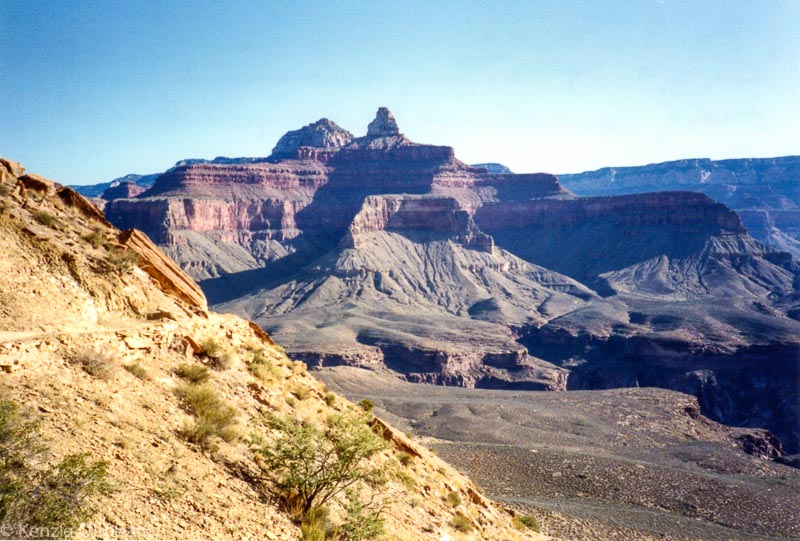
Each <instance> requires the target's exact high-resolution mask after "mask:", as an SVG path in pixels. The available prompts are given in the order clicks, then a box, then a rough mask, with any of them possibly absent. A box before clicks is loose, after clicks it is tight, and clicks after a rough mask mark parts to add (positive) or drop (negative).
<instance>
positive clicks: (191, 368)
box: [175, 363, 211, 383]
mask: <svg viewBox="0 0 800 541" xmlns="http://www.w3.org/2000/svg"><path fill="white" fill-rule="evenodd" d="M175 375H176V376H178V377H179V378H182V379H185V380H186V381H188V382H189V383H205V382H206V381H208V378H210V377H211V372H209V371H208V368H206V367H205V366H201V365H199V364H187V363H183V364H180V365H179V366H178V368H176V369H175Z"/></svg>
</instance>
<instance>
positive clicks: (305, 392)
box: [292, 385, 311, 400]
mask: <svg viewBox="0 0 800 541" xmlns="http://www.w3.org/2000/svg"><path fill="white" fill-rule="evenodd" d="M292 394H293V395H294V396H295V398H297V399H298V400H305V399H306V398H308V397H309V396H311V389H309V388H308V387H306V386H305V385H298V386H297V387H295V388H294V390H293V391H292Z"/></svg>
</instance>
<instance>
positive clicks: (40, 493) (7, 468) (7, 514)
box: [0, 397, 110, 539]
mask: <svg viewBox="0 0 800 541" xmlns="http://www.w3.org/2000/svg"><path fill="white" fill-rule="evenodd" d="M39 440H40V438H39V434H38V424H37V422H36V421H34V420H31V419H30V418H26V417H25V416H24V415H22V414H21V412H20V410H19V407H18V406H17V405H16V404H15V403H14V402H12V401H10V400H7V399H5V398H2V397H0V532H3V534H4V535H7V536H8V537H9V538H25V537H32V538H39V539H50V538H64V537H71V536H72V535H73V534H74V533H75V532H74V530H75V529H76V528H77V527H78V526H79V525H80V524H81V522H84V521H85V520H86V519H88V518H89V517H91V516H92V515H93V514H94V512H95V508H94V507H93V506H92V504H91V502H92V499H93V498H94V497H95V496H97V495H100V494H107V493H108V492H110V487H109V484H108V482H107V481H106V475H107V467H108V465H107V463H106V462H103V461H97V462H95V461H92V460H91V455H90V454H89V453H79V454H73V455H68V456H66V457H64V458H63V459H62V460H61V461H60V462H58V463H57V464H55V465H51V466H49V467H46V468H44V469H42V468H37V467H35V466H34V464H37V463H39V462H41V461H42V459H43V458H44V455H45V453H46V451H47V448H46V447H45V446H44V445H41V444H40V443H38V442H39Z"/></svg>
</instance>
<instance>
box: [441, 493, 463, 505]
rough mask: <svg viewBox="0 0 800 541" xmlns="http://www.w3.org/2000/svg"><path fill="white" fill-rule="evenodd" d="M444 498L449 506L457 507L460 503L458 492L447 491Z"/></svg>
mask: <svg viewBox="0 0 800 541" xmlns="http://www.w3.org/2000/svg"><path fill="white" fill-rule="evenodd" d="M445 500H447V503H449V504H450V506H451V507H458V506H459V505H461V496H459V495H458V492H448V493H447V496H446V497H445Z"/></svg>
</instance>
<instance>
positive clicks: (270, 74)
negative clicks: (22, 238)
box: [0, 0, 800, 184]
mask: <svg viewBox="0 0 800 541" xmlns="http://www.w3.org/2000/svg"><path fill="white" fill-rule="evenodd" d="M798 29H800V1H797V0H785V1H769V0H764V1H736V0H727V1H711V0H708V1H704V0H628V1H600V0H595V1H585V2H584V1H567V0H562V1H558V0H553V1H548V2H544V1H527V2H463V1H462V2H446V1H442V2H391V3H390V2H302V3H301V2H268V1H260V2H255V1H253V2H249V1H235V0H228V1H224V2H223V1H220V2H210V1H199V2H189V1H176V2H155V1H142V2H134V1H107V2H106V1H103V2H100V1H91V2H81V1H76V0H72V1H50V2H46V1H31V0H22V1H17V0H0V155H3V156H6V157H9V158H11V159H14V160H17V161H21V162H22V163H23V165H25V166H26V167H27V168H28V170H30V171H33V172H37V173H40V174H43V175H45V176H48V177H50V178H53V179H55V180H58V181H61V182H64V183H75V184H87V183H95V182H101V181H105V180H110V179H112V178H115V177H118V176H121V175H123V174H126V173H131V172H139V173H150V172H156V171H163V170H165V169H166V168H168V167H170V166H171V165H172V164H173V163H174V162H175V161H177V160H179V159H183V158H190V157H205V158H212V157H214V156H219V155H227V156H265V155H268V154H269V152H270V150H271V149H272V147H273V146H274V144H275V142H276V141H277V140H278V138H279V137H280V136H281V135H282V134H283V133H284V132H286V131H288V130H290V129H295V128H298V127H300V126H302V125H304V124H308V123H309V122H312V121H314V120H316V119H318V118H320V117H323V116H325V117H328V118H330V119H332V120H334V121H336V122H337V123H339V124H340V125H342V126H343V127H345V128H347V129H349V130H350V131H352V132H354V133H355V134H356V135H361V134H363V133H365V132H366V125H367V123H368V122H369V121H370V120H371V118H372V117H373V115H374V113H375V110H376V109H377V107H379V106H383V105H385V106H388V107H389V108H390V109H391V110H392V111H393V112H394V113H395V116H396V117H397V120H398V123H399V124H400V128H401V130H402V131H403V132H404V133H405V134H406V135H407V136H409V137H410V138H411V139H412V140H414V141H418V142H423V143H433V144H446V145H451V146H454V147H455V149H456V155H457V156H458V157H459V158H461V159H462V160H464V161H466V162H469V163H475V162H482V161H499V162H502V163H505V164H507V165H509V166H510V167H511V168H512V169H514V170H515V171H518V172H532V171H548V172H554V173H567V172H578V171H583V170H588V169H595V168H598V167H603V166H608V165H635V164H643V163H650V162H657V161H666V160H671V159H678V158H688V157H711V158H733V157H751V156H752V157H759V156H778V155H787V154H798V153H800V148H798V147H799V145H798V141H799V140H800V138H798V135H797V134H798V133H800V129H798V126H800V32H798Z"/></svg>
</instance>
